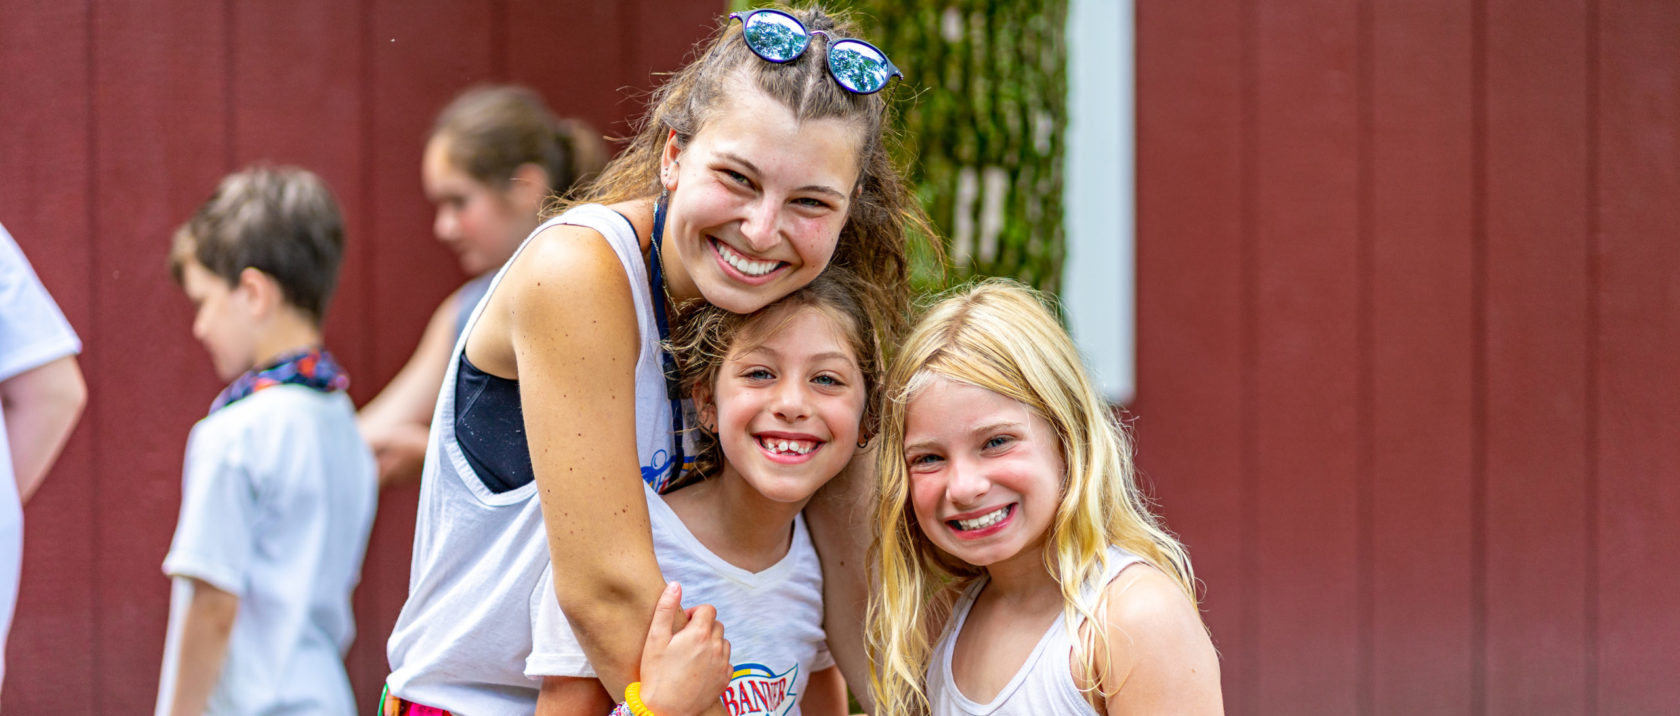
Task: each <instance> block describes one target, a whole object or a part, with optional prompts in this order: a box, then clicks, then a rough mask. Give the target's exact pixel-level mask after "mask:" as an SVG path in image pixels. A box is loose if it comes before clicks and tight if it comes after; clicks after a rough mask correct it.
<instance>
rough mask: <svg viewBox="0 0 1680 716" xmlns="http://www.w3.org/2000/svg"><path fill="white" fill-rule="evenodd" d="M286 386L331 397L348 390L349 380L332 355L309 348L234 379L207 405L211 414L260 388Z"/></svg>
mask: <svg viewBox="0 0 1680 716" xmlns="http://www.w3.org/2000/svg"><path fill="white" fill-rule="evenodd" d="M287 384H293V385H302V386H306V387H310V388H314V389H316V390H319V391H321V392H323V393H331V392H333V391H335V390H345V389H347V388H349V387H350V376H348V375H345V374H344V369H343V368H340V367H338V361H335V360H333V357H332V354H331V353H328V352H326V351H324V350H321V349H319V348H310V349H308V350H304V351H299V352H297V353H292V354H289V355H284V356H281V357H280V358H278V359H276V360H275V361H274V362H273V363H270V364H269V365H268V366H267V367H264V368H254V369H252V370H249V371H246V373H245V374H244V375H242V376H239V377H238V378H235V379H234V381H233V382H232V383H229V384H228V387H226V388H223V389H222V393H221V395H218V396H216V401H215V402H213V403H211V404H210V412H212V413H214V412H216V411H218V410H221V409H222V408H224V407H227V406H228V405H230V404H232V403H235V402H238V401H239V400H240V399H242V398H245V397H246V396H249V395H250V394H252V393H255V392H257V391H259V390H262V389H263V388H272V387H274V386H276V385H287Z"/></svg>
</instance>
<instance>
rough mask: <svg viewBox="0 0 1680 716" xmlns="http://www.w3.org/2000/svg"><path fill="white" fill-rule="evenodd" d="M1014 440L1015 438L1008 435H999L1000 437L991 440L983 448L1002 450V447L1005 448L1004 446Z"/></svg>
mask: <svg viewBox="0 0 1680 716" xmlns="http://www.w3.org/2000/svg"><path fill="white" fill-rule="evenodd" d="M1012 440H1014V438H1012V437H1010V436H1008V435H998V436H995V437H993V438H991V439H990V440H987V441H986V444H985V445H983V446H982V447H984V448H985V449H987V450H991V449H994V448H1000V447H1003V446H1004V445H1007V444H1009V443H1010V441H1012Z"/></svg>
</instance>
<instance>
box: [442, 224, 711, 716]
mask: <svg viewBox="0 0 1680 716" xmlns="http://www.w3.org/2000/svg"><path fill="white" fill-rule="evenodd" d="M503 290H504V291H506V292H507V297H506V299H505V300H506V303H505V304H501V305H502V306H505V310H497V305H496V304H492V306H490V307H487V309H489V310H487V314H490V315H489V319H488V320H489V321H490V324H488V326H487V328H488V329H489V330H487V331H486V334H487V337H488V336H489V335H494V334H496V333H497V332H499V329H497V328H496V327H495V326H496V325H497V322H501V321H505V323H506V328H505V330H506V331H507V335H509V336H510V343H511V347H512V352H513V356H512V361H513V363H514V364H515V365H516V366H517V371H518V377H519V390H520V402H521V403H522V404H523V405H524V408H525V428H526V434H527V436H528V437H529V441H530V448H531V464H532V467H533V468H534V469H535V471H536V479H537V486H538V493H539V495H540V496H541V500H542V511H543V522H544V524H545V526H546V528H547V530H548V546H549V555H550V559H552V560H553V562H554V574H555V595H556V596H557V597H558V598H559V601H560V607H561V609H562V610H564V611H565V614H566V619H567V621H569V622H570V623H571V625H572V631H573V632H574V633H575V634H576V635H577V639H578V642H579V643H580V644H581V645H582V646H583V649H584V653H585V654H587V655H588V657H589V661H590V663H591V664H592V665H594V667H595V672H596V674H597V675H599V677H600V680H601V683H602V684H603V685H605V686H606V688H607V691H608V693H610V694H611V695H612V696H613V697H614V698H618V697H620V696H621V695H622V694H623V693H624V687H625V686H626V685H628V684H629V683H630V682H632V681H637V680H638V666H639V660H640V657H641V652H642V645H643V641H644V640H643V635H645V634H647V633H648V627H649V623H650V620H651V615H652V614H653V612H654V608H655V605H656V602H657V601H658V599H659V596H660V593H661V591H662V590H663V588H664V586H665V580H664V578H663V577H662V576H661V574H660V572H659V564H658V562H657V561H655V560H654V556H653V537H652V534H651V531H650V528H649V526H648V515H647V502H646V500H645V498H644V497H643V494H642V484H641V481H640V480H639V479H638V476H639V475H640V474H641V472H640V467H641V466H640V464H639V461H638V460H637V458H636V454H637V451H636V435H635V426H636V414H635V403H636V399H635V389H636V384H635V364H636V358H637V355H638V353H639V351H640V339H639V337H638V333H637V324H636V314H635V308H634V304H633V302H632V300H631V294H630V286H629V279H628V278H627V277H626V276H625V275H624V270H623V268H622V266H621V265H620V264H619V262H618V257H617V256H616V255H615V254H614V253H613V252H612V249H611V247H609V246H607V245H606V243H605V242H604V241H603V240H602V239H601V238H600V237H599V235H597V234H595V233H594V232H592V231H588V230H585V229H581V228H577V227H565V226H561V227H552V228H550V229H546V230H544V231H543V232H542V233H541V234H538V236H537V238H536V239H534V240H533V241H532V243H531V244H530V245H529V246H528V247H527V248H526V250H525V252H524V253H522V254H521V255H520V257H519V259H517V260H516V263H515V264H514V266H513V267H511V268H510V269H509V273H508V275H507V276H506V277H505V278H504V279H503ZM498 293H500V292H498ZM498 298H500V296H492V299H491V300H492V301H496V300H497V299H498ZM481 320H484V319H481ZM479 338H480V336H479V335H478V331H475V332H474V336H473V339H474V341H475V345H476V342H477V341H478V339H479ZM487 357H488V358H494V356H487ZM474 362H475V363H476V362H478V359H477V355H476V354H475V356H474ZM481 367H485V366H481ZM486 369H487V370H490V369H489V368H486ZM491 372H494V370H491ZM680 620H681V619H680V617H679V621H680ZM677 626H678V628H680V627H681V625H680V624H679V625H677ZM721 708H722V707H721V705H718V706H715V707H714V708H713V709H712V710H711V711H709V712H708V713H719V714H721V713H722V712H721Z"/></svg>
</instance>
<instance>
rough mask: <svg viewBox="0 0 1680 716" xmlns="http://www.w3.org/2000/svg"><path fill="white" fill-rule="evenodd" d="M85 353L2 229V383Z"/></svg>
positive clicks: (0, 230) (0, 364)
mask: <svg viewBox="0 0 1680 716" xmlns="http://www.w3.org/2000/svg"><path fill="white" fill-rule="evenodd" d="M81 350H82V343H81V341H80V340H77V338H76V332H75V331H73V330H71V328H70V322H69V321H66V320H64V314H63V313H62V312H60V311H59V310H58V304H56V303H53V300H52V296H50V295H48V294H47V289H46V287H44V286H42V285H41V279H40V278H38V277H36V276H35V271H34V269H32V268H30V266H29V260H28V259H26V258H24V256H23V251H22V250H21V249H19V248H18V245H17V243H16V242H14V241H12V235H11V234H9V233H7V232H6V227H4V226H0V380H7V379H9V378H11V377H12V376H15V375H18V374H19V373H23V372H24V371H27V370H30V369H33V368H38V367H40V366H42V365H44V364H46V363H50V362H52V361H54V360H57V359H59V358H63V357H64V356H69V355H75V354H77V353H80V352H81Z"/></svg>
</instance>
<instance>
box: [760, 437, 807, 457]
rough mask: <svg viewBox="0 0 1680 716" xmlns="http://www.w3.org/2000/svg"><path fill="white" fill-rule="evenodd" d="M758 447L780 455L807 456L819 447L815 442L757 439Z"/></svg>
mask: <svg viewBox="0 0 1680 716" xmlns="http://www.w3.org/2000/svg"><path fill="white" fill-rule="evenodd" d="M758 444H759V447H762V448H764V449H765V450H769V451H770V452H773V453H777V454H782V455H809V454H810V453H811V451H812V450H815V449H817V446H819V445H821V444H822V443H819V442H817V441H815V440H780V439H776V438H758Z"/></svg>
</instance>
